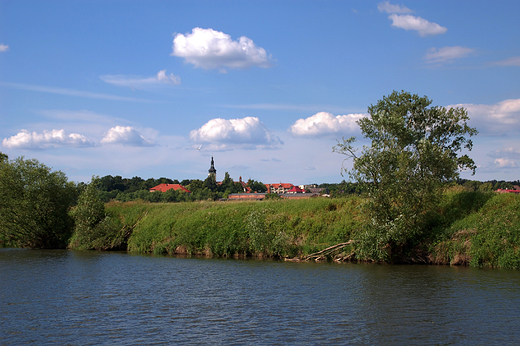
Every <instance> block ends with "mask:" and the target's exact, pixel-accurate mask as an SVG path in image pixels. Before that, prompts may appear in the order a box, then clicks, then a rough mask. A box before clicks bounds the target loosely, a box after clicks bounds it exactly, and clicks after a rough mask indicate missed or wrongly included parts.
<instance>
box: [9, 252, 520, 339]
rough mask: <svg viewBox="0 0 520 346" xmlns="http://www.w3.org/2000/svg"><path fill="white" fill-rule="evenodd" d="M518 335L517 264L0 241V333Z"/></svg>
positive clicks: (66, 335)
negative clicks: (243, 255) (156, 252)
mask: <svg viewBox="0 0 520 346" xmlns="http://www.w3.org/2000/svg"><path fill="white" fill-rule="evenodd" d="M50 343H56V344H72V345H89V344H114V343H120V344H172V343H184V344H195V343H199V344H200V343H202V344H208V343H209V344H221V345H228V344H269V345H271V344H298V345H302V344H304V345H305V344H307V345H317V344H360V345H365V344H384V345H388V344H399V345H403V344H407V345H408V344H422V345H424V344H468V345H475V344H481V345H484V344H486V345H487V344H511V345H513V344H519V343H520V271H510V270H482V269H475V268H461V267H447V266H442V267H441V266H390V265H367V264H341V265H338V264H332V263H320V264H316V263H292V262H276V261H257V260H222V259H186V258H172V257H161V256H143V255H132V254H127V253H106V252H105V253H103V252H82V251H65V250H63V251H61V250H47V251H45V250H41V251H40V250H0V344H1V345H4V344H6V345H18V344H38V345H40V344H50Z"/></svg>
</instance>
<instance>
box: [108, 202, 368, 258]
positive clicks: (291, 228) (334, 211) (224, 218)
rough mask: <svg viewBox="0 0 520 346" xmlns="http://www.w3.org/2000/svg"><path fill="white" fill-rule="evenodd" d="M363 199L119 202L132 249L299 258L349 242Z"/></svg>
mask: <svg viewBox="0 0 520 346" xmlns="http://www.w3.org/2000/svg"><path fill="white" fill-rule="evenodd" d="M360 203H361V199H360V198H357V197H356V198H349V199H334V200H329V199H325V198H323V199H312V200H311V199H308V200H295V201H288V200H269V201H262V202H199V203H197V202H195V203H172V204H166V203H165V204H151V203H139V202H133V203H117V202H112V203H109V204H107V210H108V212H109V213H110V214H112V215H117V216H118V217H119V218H120V219H121V220H122V223H123V224H134V223H136V222H137V219H138V217H139V216H140V215H142V214H144V213H146V216H144V217H143V218H142V219H141V220H140V221H139V222H138V224H137V225H136V227H135V228H134V231H133V233H132V235H131V237H130V238H129V240H128V250H129V251H136V252H150V253H168V254H175V253H186V254H207V255H214V256H223V255H226V256H231V255H258V256H296V255H299V254H305V253H311V252H313V251H317V250H321V249H322V248H323V247H326V246H327V245H330V244H335V243H338V242H341V241H343V240H344V239H349V238H350V237H351V235H352V233H353V232H355V230H357V229H359V228H360V227H361V220H362V218H361V217H360V211H359V208H358V207H359V204H360Z"/></svg>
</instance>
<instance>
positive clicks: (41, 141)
mask: <svg viewBox="0 0 520 346" xmlns="http://www.w3.org/2000/svg"><path fill="white" fill-rule="evenodd" d="M2 145H3V146H4V147H6V148H10V149H48V148H56V147H91V146H94V142H92V141H91V140H90V139H88V138H87V137H85V136H83V135H80V134H78V133H66V132H65V130H63V129H62V130H52V131H43V132H42V133H37V132H29V131H27V130H21V131H20V132H19V133H18V134H16V135H14V136H12V137H10V138H4V140H3V141H2Z"/></svg>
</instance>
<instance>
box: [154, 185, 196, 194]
mask: <svg viewBox="0 0 520 346" xmlns="http://www.w3.org/2000/svg"><path fill="white" fill-rule="evenodd" d="M171 189H173V190H175V191H178V190H181V191H183V192H186V193H191V191H190V190H188V189H187V188H185V187H184V186H182V185H181V184H159V185H157V186H154V187H152V188H151V189H150V192H155V191H160V192H166V191H168V190H171Z"/></svg>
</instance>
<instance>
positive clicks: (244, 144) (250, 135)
mask: <svg viewBox="0 0 520 346" xmlns="http://www.w3.org/2000/svg"><path fill="white" fill-rule="evenodd" d="M190 139H191V140H192V141H193V142H195V143H203V144H206V145H207V146H208V147H209V148H210V149H217V150H226V149H233V148H243V149H258V148H264V149H269V148H276V147H278V146H279V145H281V144H283V142H282V141H281V140H280V138H279V137H277V136H275V135H274V134H273V133H272V132H271V131H270V130H269V129H268V128H267V127H266V126H265V125H264V124H263V123H262V122H261V121H260V120H259V119H258V118H257V117H246V118H243V119H229V120H227V119H221V118H216V119H212V120H210V121H208V122H207V123H206V124H204V125H202V127H201V128H199V129H197V130H193V131H191V132H190Z"/></svg>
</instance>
